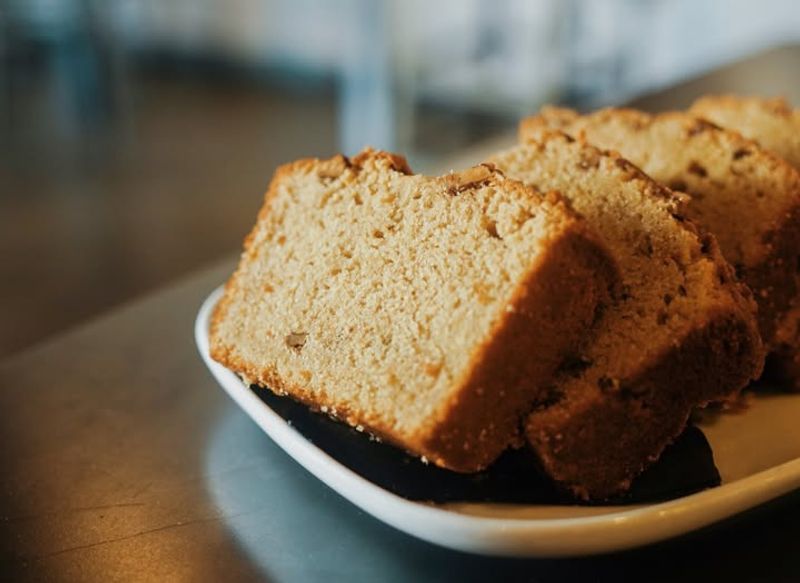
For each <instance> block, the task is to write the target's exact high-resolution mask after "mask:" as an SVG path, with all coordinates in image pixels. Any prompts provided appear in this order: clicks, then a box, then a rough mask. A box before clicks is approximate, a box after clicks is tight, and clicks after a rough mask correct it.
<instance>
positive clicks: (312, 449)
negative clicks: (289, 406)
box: [194, 286, 800, 557]
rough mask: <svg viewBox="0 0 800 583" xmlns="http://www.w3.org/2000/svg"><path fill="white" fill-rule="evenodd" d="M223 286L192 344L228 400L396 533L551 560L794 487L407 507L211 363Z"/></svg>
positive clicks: (725, 512) (670, 529) (717, 515)
mask: <svg viewBox="0 0 800 583" xmlns="http://www.w3.org/2000/svg"><path fill="white" fill-rule="evenodd" d="M222 292H223V286H220V287H218V288H217V289H215V290H214V291H213V292H212V293H211V294H210V295H209V296H208V297H207V298H206V299H205V301H204V302H203V304H202V306H201V307H200V310H199V312H198V315H197V318H196V320H195V326H194V333H195V341H196V343H197V347H198V350H199V352H200V355H201V357H202V358H203V361H204V362H205V363H206V366H208V368H209V370H210V371H211V373H212V375H213V376H214V377H215V378H216V380H217V382H219V384H220V385H221V386H222V387H223V388H224V389H225V391H226V392H227V393H228V394H229V395H230V397H231V398H232V399H233V400H234V401H235V402H236V403H237V404H238V405H239V406H240V407H241V408H242V409H244V411H245V412H246V413H247V414H248V415H249V416H250V417H251V418H252V419H253V420H254V421H255V422H256V423H257V424H258V425H259V427H261V429H262V430H263V431H264V432H265V433H267V435H268V436H269V437H270V438H271V439H272V440H273V441H274V442H275V443H276V444H277V445H278V446H279V447H280V448H281V449H283V450H284V451H285V452H286V453H287V454H288V455H289V456H291V457H292V458H293V459H294V460H295V461H297V462H298V463H299V464H300V465H301V466H303V467H304V468H305V469H306V470H308V471H309V472H311V474H313V475H314V476H315V477H316V478H317V479H319V480H320V481H322V482H323V483H324V484H326V485H327V486H328V487H330V488H332V489H333V490H334V491H336V492H337V493H338V494H339V495H341V496H342V497H344V498H345V499H347V500H349V501H350V502H351V503H353V504H354V505H356V506H357V507H359V508H361V509H362V510H364V511H365V512H367V513H369V514H371V515H372V516H374V517H375V518H377V519H379V520H381V521H382V522H385V523H386V524H389V525H391V526H393V527H395V528H397V529H398V530H401V531H403V532H405V533H407V534H410V535H412V536H415V537H417V538H420V539H423V540H426V541H428V542H431V543H434V544H438V545H441V546H445V547H448V548H452V549H456V550H461V551H466V552H473V553H480V554H488V555H497V556H517V557H557V556H578V555H590V554H598V553H604V552H610V551H617V550H623V549H629V548H634V547H637V546H642V545H645V544H648V543H653V542H657V541H661V540H665V539H668V538H671V537H673V536H677V535H680V534H685V533H688V532H690V531H693V530H696V529H699V528H702V527H704V526H707V525H710V524H712V523H714V522H718V521H719V520H722V519H724V518H727V517H730V516H733V515H734V514H737V513H739V512H742V511H745V510H747V509H750V508H753V507H755V506H758V505H759V504H761V503H764V502H766V501H768V500H771V499H773V498H776V497H778V496H781V495H782V494H785V493H788V492H790V491H792V490H794V489H795V488H798V487H800V459H795V460H792V461H789V462H786V463H783V464H780V465H778V466H775V467H773V468H770V469H768V470H765V471H762V472H759V473H757V474H753V475H751V476H748V477H747V478H743V479H741V480H737V481H735V482H732V483H729V484H724V485H722V486H718V487H716V488H711V489H709V490H704V491H702V492H698V493H696V494H692V495H689V496H685V497H682V498H678V499H676V500H670V501H668V502H662V503H658V504H652V505H647V506H642V507H637V508H632V509H628V510H621V511H619V512H614V513H609V514H603V515H599V516H588V517H576V518H573V517H569V518H547V519H532V518H522V519H510V518H492V517H485V516H471V515H466V514H461V513H458V512H454V511H451V510H446V509H443V508H437V507H435V506H431V505H426V504H422V503H418V502H412V501H409V500H406V499H405V498H402V497H400V496H397V495H395V494H392V493H391V492H388V491H386V490H384V489H382V488H381V487H379V486H377V485H375V484H373V483H372V482H369V481H368V480H366V479H364V478H362V477H361V476H360V475H359V474H357V473H355V472H353V471H352V470H350V469H349V468H347V467H345V466H343V465H342V464H340V463H339V462H337V461H336V460H335V459H333V458H332V457H330V456H329V455H328V454H327V453H325V452H324V451H322V450H320V449H319V448H317V447H316V446H314V445H313V444H312V443H310V442H309V441H308V440H307V439H306V438H305V437H303V436H302V435H301V434H300V433H299V432H297V431H296V430H295V429H293V428H292V427H291V426H289V425H288V424H287V423H286V422H285V421H284V419H283V418H282V417H280V416H279V415H278V414H277V413H275V412H274V411H272V409H270V408H269V407H268V406H267V405H266V404H265V403H263V402H262V401H261V400H260V399H259V398H258V397H257V396H256V395H255V394H254V393H253V392H252V391H251V390H250V388H249V387H247V386H246V385H245V384H244V383H243V382H242V381H241V380H240V379H239V377H238V376H237V375H236V374H234V373H233V372H232V371H230V370H228V369H226V368H225V367H223V366H222V365H221V364H219V363H217V362H216V361H214V360H212V359H211V357H210V356H209V352H208V348H209V343H208V325H209V321H210V317H211V312H212V310H213V307H214V306H215V305H216V303H217V301H218V300H219V298H220V297H221V295H222Z"/></svg>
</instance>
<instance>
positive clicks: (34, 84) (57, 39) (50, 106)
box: [0, 0, 800, 356]
mask: <svg viewBox="0 0 800 583" xmlns="http://www.w3.org/2000/svg"><path fill="white" fill-rule="evenodd" d="M798 42H800V7H799V6H798V3H797V2H796V0H761V1H759V2H753V1H752V0H728V1H723V0H718V1H715V0H591V1H590V0H538V1H525V0H439V1H437V2H425V1H423V0H405V1H401V0H383V1H381V0H340V1H325V0H230V1H225V2H224V1H222V0H94V1H93V0H0V252H1V256H2V259H3V263H2V271H0V273H2V276H1V277H0V356H3V355H6V354H9V353H11V352H14V351H17V350H20V349H22V348H24V347H25V346H28V345H30V344H32V343H33V342H36V341H37V340H40V339H42V338H44V337H46V336H48V335H49V334H51V333H53V332H55V331H58V330H62V329H64V328H67V327H69V326H71V325H73V324H75V323H77V322H80V321H83V320H85V319H87V318H89V317H92V316H93V315H95V314H97V313H100V312H102V311H104V310H105V309H107V308H108V307H110V306H113V305H116V304H119V303H121V302H124V301H126V300H129V299H130V298H132V297H135V296H137V295H139V294H141V293H143V292H145V291H147V290H150V289H153V288H155V287H157V286H158V285H161V284H164V283H166V282H168V281H169V280H172V279H175V278H177V277H179V276H181V275H183V274H186V273H188V272H190V271H192V270H194V269H196V268H199V267H201V266H203V265H205V264H207V263H209V262H210V261H212V260H213V259H215V258H219V257H224V256H230V254H231V253H233V252H235V250H236V249H238V248H239V246H240V244H241V240H242V239H243V237H244V235H245V233H246V232H247V230H248V229H249V227H250V226H251V223H252V222H253V221H254V218H255V214H256V211H257V209H258V207H259V206H260V202H261V197H262V193H263V191H264V190H265V188H266V185H267V183H268V181H269V178H270V176H271V174H272V172H273V170H274V169H275V167H276V166H277V165H278V164H280V163H283V162H286V161H289V160H292V159H295V158H298V157H308V156H329V155H332V154H333V153H335V152H338V151H343V152H345V153H348V154H353V153H355V152H357V151H358V150H359V149H361V147H362V146H363V145H365V144H370V145H373V146H376V147H383V148H387V149H392V150H396V151H399V152H402V153H405V154H406V155H407V157H408V159H409V160H410V162H411V164H412V167H413V168H415V169H416V170H417V171H421V172H432V171H438V170H440V169H441V168H442V165H443V164H444V163H445V161H447V160H448V159H450V158H451V157H452V156H454V155H456V154H458V153H459V152H461V151H463V150H464V149H465V148H469V147H470V146H472V145H474V144H477V143H480V142H482V141H484V140H486V139H489V138H491V137H492V136H495V135H497V134H503V133H504V132H509V131H513V128H514V126H515V123H516V121H517V119H518V118H519V117H520V116H522V115H524V114H526V113H529V112H532V111H534V110H535V109H536V108H537V107H538V106H539V105H541V104H542V103H544V102H561V103H566V104H570V105H573V106H575V107H578V108H590V107H596V106H600V105H605V104H619V103H624V102H626V101H628V100H630V99H631V98H633V97H634V96H637V95H641V94H643V93H646V92H649V91H653V90H655V89H657V88H659V87H663V86H666V85H669V84H673V83H676V82H677V81H679V80H681V79H685V78H687V77H691V76H693V75H697V74H700V73H701V72H703V71H706V70H709V69H711V68H714V67H717V66H719V65H721V64H723V63H727V62H730V61H733V60H736V59H739V58H741V57H743V56H745V55H748V54H752V53H754V52H757V51H760V50H764V49H768V48H770V47H775V46H780V45H790V44H796V43H798ZM187 334H188V331H187Z"/></svg>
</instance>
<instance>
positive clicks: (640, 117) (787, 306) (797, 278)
mask: <svg viewBox="0 0 800 583" xmlns="http://www.w3.org/2000/svg"><path fill="white" fill-rule="evenodd" d="M715 99H719V100H720V103H722V104H723V105H726V106H729V107H741V98H732V97H728V98H725V97H721V98H715ZM734 99H736V100H737V103H736V105H733V104H732V103H726V100H727V101H732V100H734ZM699 105H700V106H702V105H703V103H700V104H699ZM712 105H713V104H711V103H709V102H706V103H705V106H704V107H711V106H712ZM765 107H767V108H768V109H772V110H773V111H774V113H775V114H776V115H779V116H783V117H786V116H788V115H794V114H793V113H792V112H791V110H790V109H789V108H788V105H787V104H786V103H785V102H784V101H782V100H780V99H777V100H772V101H768V100H767V104H766V105H765ZM786 120H787V123H788V122H789V121H790V120H789V119H788V118H786ZM665 121H672V122H675V123H677V124H680V125H681V126H682V127H683V129H684V131H685V133H686V139H687V140H692V139H698V138H699V137H700V136H701V134H706V135H708V136H710V137H711V138H712V139H713V140H716V141H717V142H719V143H720V144H721V147H720V151H723V150H725V149H727V150H733V152H734V153H733V157H734V159H738V158H739V157H741V158H742V159H747V158H750V157H751V156H757V157H758V160H759V169H760V170H762V171H763V172H765V173H769V174H770V175H772V176H773V177H774V179H775V183H776V184H781V185H783V186H782V189H783V192H782V193H780V195H781V196H783V200H782V201H781V202H780V204H781V207H780V208H781V209H782V210H781V212H779V213H776V215H775V217H774V220H771V221H770V222H765V223H764V224H762V225H761V228H762V236H761V241H760V246H761V249H762V250H763V252H762V253H761V254H760V255H759V256H758V259H757V260H754V261H751V262H750V263H749V264H743V262H739V263H737V264H736V265H735V267H736V270H737V273H738V276H739V277H740V278H741V279H742V280H743V281H744V282H745V283H747V284H748V285H749V286H750V287H751V288H752V289H753V292H754V294H755V297H756V300H757V301H758V306H759V310H758V318H759V325H760V329H761V334H762V336H763V338H764V339H765V342H766V344H767V346H768V348H769V349H770V350H772V351H774V352H775V354H773V356H772V357H771V358H770V362H771V366H770V368H778V369H782V372H781V373H780V375H778V376H779V377H781V378H783V379H784V380H786V379H787V375H789V374H794V373H793V372H790V371H796V370H797V368H796V365H795V364H794V363H796V362H797V361H798V360H800V356H796V355H795V354H794V352H795V351H796V350H797V348H796V347H797V346H798V344H800V338H794V339H791V340H790V339H787V338H786V334H785V333H784V334H782V336H783V337H782V338H778V336H780V335H781V334H780V329H781V328H784V329H786V328H787V326H788V325H787V324H786V323H785V321H786V319H787V318H790V316H789V312H790V311H791V309H792V306H793V305H794V304H795V303H796V302H797V301H798V298H800V269H798V265H800V173H798V171H797V170H796V169H794V168H792V166H791V165H790V164H788V163H787V162H786V161H784V160H782V159H780V158H779V157H777V156H775V155H774V154H773V153H771V152H769V151H766V150H764V149H763V148H762V147H760V146H759V145H758V144H757V143H756V142H755V141H753V140H751V139H747V138H745V137H743V136H742V135H740V134H738V133H737V132H734V131H729V130H727V129H722V128H720V127H719V126H717V125H716V124H714V123H712V122H710V121H707V120H705V119H702V118H698V117H695V116H693V115H689V114H686V113H684V112H664V113H660V114H657V115H651V114H647V113H644V112H641V111H637V110H633V109H624V108H609V109H604V110H600V111H597V112H594V113H592V114H589V116H587V117H586V118H582V116H581V115H580V114H578V113H577V112H575V111H573V110H570V109H564V108H554V107H547V108H543V109H542V111H541V113H540V114H539V115H536V116H532V117H530V118H527V119H525V120H523V121H522V122H521V123H520V127H519V131H520V137H521V138H522V139H531V138H532V137H535V136H537V135H540V134H541V133H542V132H544V131H547V128H552V127H557V128H561V129H564V130H567V131H574V132H575V133H576V134H578V135H580V136H585V134H586V130H585V129H584V127H585V123H594V124H597V125H598V126H600V127H603V126H605V125H606V124H609V125H608V127H611V124H614V123H622V124H624V125H625V126H626V127H629V128H634V129H636V130H645V129H646V128H648V127H649V126H651V125H653V124H656V123H662V122H665ZM733 170H735V167H733ZM697 171H698V172H704V169H702V167H698V169H697ZM669 186H672V187H674V188H678V189H685V188H686V185H685V184H671V185H669ZM768 194H769V195H770V196H772V193H768ZM776 195H777V193H776ZM776 200H777V199H776ZM698 204H699V203H697V202H694V203H690V207H691V205H695V206H696V205H698ZM691 214H692V213H691V212H690V215H691ZM792 346H794V347H795V348H792ZM782 359H785V360H787V362H786V364H785V366H784V365H781V364H780V360H782ZM798 383H800V380H798Z"/></svg>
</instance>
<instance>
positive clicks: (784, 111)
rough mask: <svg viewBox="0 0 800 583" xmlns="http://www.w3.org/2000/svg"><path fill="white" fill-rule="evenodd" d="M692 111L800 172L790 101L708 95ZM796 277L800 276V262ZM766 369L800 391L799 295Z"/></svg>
mask: <svg viewBox="0 0 800 583" xmlns="http://www.w3.org/2000/svg"><path fill="white" fill-rule="evenodd" d="M689 111H690V112H691V113H693V114H695V115H699V116H700V117H703V118H705V119H707V120H709V121H711V122H713V123H715V124H718V125H720V126H722V127H724V128H729V129H732V130H736V131H737V132H739V133H741V134H742V135H743V136H745V137H747V138H750V139H752V140H755V141H756V142H758V143H759V145H761V146H762V147H764V148H766V149H767V150H769V151H770V152H772V153H773V154H776V155H778V156H779V157H781V158H783V159H784V160H786V161H787V162H788V163H789V164H791V165H792V166H794V168H795V169H796V170H799V171H800V110H798V109H792V108H791V106H790V105H789V104H788V103H787V102H786V100H784V99H781V98H774V99H764V98H760V97H740V96H736V95H720V96H707V97H703V98H702V99H698V100H697V101H695V102H694V104H693V105H692V107H691V108H690V109H689ZM790 269H791V267H790ZM794 277H795V280H797V279H798V278H800V265H798V266H797V268H796V269H795V272H794ZM797 285H798V288H800V284H797ZM766 372H767V375H765V376H768V377H769V379H770V380H771V381H777V382H778V383H780V384H781V385H783V386H789V387H791V388H793V389H794V390H795V391H800V298H797V297H796V298H795V302H794V306H793V307H792V309H791V310H790V311H789V312H788V314H787V316H786V317H785V318H784V319H783V320H782V321H781V323H780V324H779V326H778V328H777V329H776V331H775V338H774V341H773V352H772V354H771V355H770V358H769V360H768V361H767V367H766Z"/></svg>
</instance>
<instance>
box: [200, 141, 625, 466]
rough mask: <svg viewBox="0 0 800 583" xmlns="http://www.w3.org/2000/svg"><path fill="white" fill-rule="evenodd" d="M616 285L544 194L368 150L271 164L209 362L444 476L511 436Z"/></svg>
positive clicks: (487, 173)
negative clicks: (418, 171)
mask: <svg viewBox="0 0 800 583" xmlns="http://www.w3.org/2000/svg"><path fill="white" fill-rule="evenodd" d="M617 281H618V278H617V270H616V267H615V264H614V262H613V260H612V259H611V258H610V255H609V253H608V252H607V250H606V248H605V246H604V245H603V244H602V243H601V242H599V239H598V238H597V237H596V236H594V235H593V234H592V232H591V231H590V229H589V228H588V227H587V225H586V222H585V221H584V220H583V219H581V218H580V217H579V216H578V215H577V214H575V213H574V212H573V211H571V210H570V209H569V207H568V205H567V204H566V203H565V202H564V201H563V200H562V199H561V198H560V197H559V196H558V195H557V194H554V193H550V194H546V195H542V194H540V193H539V192H537V191H536V190H534V189H533V188H531V187H528V186H525V185H523V184H522V183H520V182H517V181H514V180H510V179H506V178H505V177H503V175H502V174H500V173H499V172H497V171H495V170H494V169H493V168H491V167H489V166H478V167H475V168H473V169H471V170H468V171H466V172H462V173H460V174H451V175H447V176H443V177H440V178H430V177H425V176H419V175H413V174H412V173H411V171H410V170H409V168H408V166H407V165H406V163H405V161H404V160H403V159H402V158H400V157H398V156H393V155H390V154H387V153H382V152H374V151H371V150H366V151H364V152H363V153H361V154H360V155H358V156H357V157H355V158H354V159H352V160H350V159H348V158H345V157H342V156H337V157H335V158H332V159H330V160H325V161H322V160H303V161H299V162H295V163H293V164H289V165H287V166H284V167H282V168H280V169H279V170H278V171H277V173H276V174H275V177H274V178H273V180H272V184H271V186H270V188H269V191H268V192H267V195H266V199H265V202H264V206H263V208H262V210H261V212H260V214H259V217H258V222H257V223H256V225H255V227H254V229H253V231H252V232H251V233H250V235H249V236H248V238H247V240H246V242H245V250H244V253H243V255H242V259H241V262H240V264H239V267H238V269H237V271H236V272H235V274H234V275H233V276H232V277H231V279H230V281H229V282H228V283H227V286H226V289H225V293H224V296H223V298H222V300H221V301H220V303H219V304H218V305H217V308H216V311H215V313H214V316H213V322H212V329H211V354H212V356H213V358H215V359H216V360H217V361H219V362H221V363H222V364H224V365H225V366H227V367H228V368H230V369H232V370H233V371H235V372H237V373H239V374H240V375H241V376H242V377H243V378H244V379H245V380H246V381H247V382H250V383H257V384H259V385H263V386H265V387H269V388H270V389H272V390H273V391H275V392H277V393H280V394H287V395H290V396H292V397H293V398H295V399H298V400H300V401H302V402H305V403H307V404H308V405H309V406H311V407H312V408H315V409H318V410H320V411H323V412H327V413H328V414H330V415H333V416H335V417H338V418H339V419H342V420H344V421H346V422H347V423H349V424H351V425H352V426H354V427H356V429H363V430H366V431H369V432H372V433H374V434H376V435H378V436H380V437H383V438H385V439H387V440H389V441H391V442H393V443H395V444H396V445H398V446H400V447H403V448H405V449H406V450H408V451H410V452H412V453H414V454H416V455H419V456H424V457H425V458H427V459H428V460H430V461H431V462H433V463H435V464H437V465H439V466H442V467H446V468H450V469H453V470H458V471H464V472H467V471H475V470H479V469H481V468H484V467H486V466H487V465H488V464H489V463H490V462H492V461H493V460H494V459H495V458H496V457H497V456H498V455H499V454H500V452H501V451H502V450H503V449H505V448H506V447H507V446H508V445H509V444H510V443H512V441H515V440H518V439H519V433H518V431H519V426H520V421H521V418H522V417H523V415H524V414H525V413H527V412H528V411H529V410H530V408H531V407H532V406H533V405H534V404H535V403H537V402H540V401H542V400H544V399H545V398H547V396H548V393H547V390H548V386H549V384H550V380H551V378H552V375H553V373H554V371H555V370H556V369H557V368H558V366H559V365H560V364H561V362H562V361H563V359H564V357H565V355H566V354H567V353H569V351H570V350H572V349H574V347H575V346H577V345H579V344H580V343H581V341H582V340H583V338H584V337H585V334H586V331H587V328H588V327H589V326H590V325H591V324H592V323H593V321H595V319H596V317H597V314H598V313H599V311H600V307H601V306H602V305H603V304H604V303H606V302H607V299H608V298H609V294H610V291H609V290H610V289H611V288H612V287H613V286H614V284H615V282H617Z"/></svg>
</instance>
